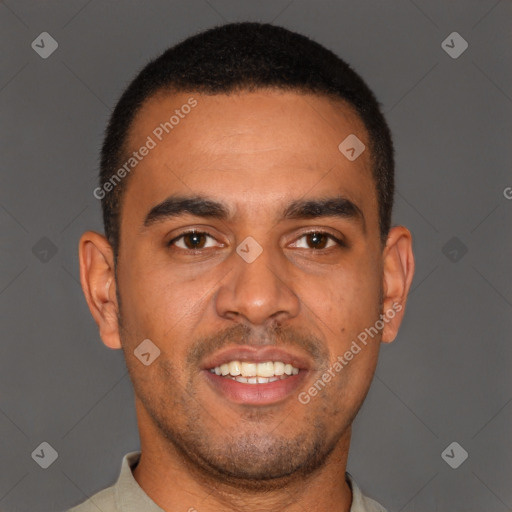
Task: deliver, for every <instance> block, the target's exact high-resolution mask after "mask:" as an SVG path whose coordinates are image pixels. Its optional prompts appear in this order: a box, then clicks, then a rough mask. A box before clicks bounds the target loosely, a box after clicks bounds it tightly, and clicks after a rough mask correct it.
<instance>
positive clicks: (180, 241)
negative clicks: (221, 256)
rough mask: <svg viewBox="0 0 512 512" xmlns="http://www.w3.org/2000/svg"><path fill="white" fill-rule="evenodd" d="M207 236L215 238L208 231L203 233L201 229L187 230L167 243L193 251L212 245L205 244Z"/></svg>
mask: <svg viewBox="0 0 512 512" xmlns="http://www.w3.org/2000/svg"><path fill="white" fill-rule="evenodd" d="M208 238H210V239H212V240H215V239H214V238H213V237H212V236H211V235H209V234H208V233H203V232H201V231H187V232H186V233H182V234H181V235H180V236H178V237H176V238H174V239H173V240H171V241H170V242H169V243H168V244H167V245H168V246H172V245H175V246H176V247H178V248H180V249H184V250H189V251H194V250H199V249H205V248H208V247H212V245H208V246H207V245H206V244H207V239H208Z"/></svg>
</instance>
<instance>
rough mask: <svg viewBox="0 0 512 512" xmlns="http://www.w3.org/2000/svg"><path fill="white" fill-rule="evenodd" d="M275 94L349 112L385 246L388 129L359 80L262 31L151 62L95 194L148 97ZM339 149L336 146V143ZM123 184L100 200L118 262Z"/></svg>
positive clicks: (287, 35)
mask: <svg viewBox="0 0 512 512" xmlns="http://www.w3.org/2000/svg"><path fill="white" fill-rule="evenodd" d="M269 88H275V89H279V90H285V91H297V92H303V93H313V94H318V95H323V96H328V97H330V98H335V99H338V100H343V101H344V102H346V103H348V104H349V105H351V106H352V108H353V109H355V111H356V112H357V114H358V115H359V116H360V118H361V120H362V121H363V123H364V125H365V128H366V130H367V132H368V136H369V140H370V147H369V149H370V154H371V157H372V172H373V177H374V181H375V185H376V190H377V198H378V209H379V228H380V235H381V240H382V242H383V243H384V242H385V240H386V238H387V235H388V231H389V229H390V225H391V211H392V207H393V195H394V156H393V153H394V151H393V143H392V139H391V133H390V130H389V127H388V125H387V123H386V120H385V119H384V116H383V114H382V112H381V110H380V106H379V103H378V101H377V99H376V97H375V95H374V94H373V92H372V91H371V90H370V88H369V87H368V86H367V85H366V83H365V82H364V81H363V79H362V78H361V77H360V76H359V75H358V74H357V73H356V72H355V71H353V70H352V68H351V67H350V66H349V65H348V64H347V63H346V62H344V61H343V60H342V59H340V58H339V57H338V56H337V55H335V54H334V53H333V52H332V51H330V50H328V49H327V48H325V47H323V46H322V45H320V44H319V43H317V42H315V41H313V40H311V39H309V38H308V37H306V36H303V35H301V34H297V33H295V32H292V31H290V30H287V29H285V28H283V27H279V26H275V25H271V24H268V23H253V22H241V23H229V24H225V25H221V26H217V27H214V28H211V29H208V30H206V31H204V32H201V33H199V34H197V35H194V36H192V37H189V38H187V39H185V40H184V41H182V42H180V43H179V44H176V45H175V46H173V47H171V48H169V49H168V50H166V51H165V52H164V53H163V54H161V55H160V56H159V57H157V58H156V59H154V60H152V61H151V62H149V63H148V64H147V65H146V66H145V67H144V68H143V69H142V70H141V71H140V72H139V74H138V75H137V76H136V77H135V79H134V80H133V81H132V82H131V83H130V84H129V85H128V87H127V88H126V90H125V91H124V93H123V94H122V96H121V98H120V99H119V101H118V103H117V105H116V107H115V109H114V111H113V112H112V115H111V117H110V121H109V123H108V126H107V129H106V133H105V139H104V142H103V147H102V151H101V164H100V166H101V168H100V187H104V186H105V184H106V183H107V182H108V181H109V180H111V179H112V177H113V176H114V174H115V173H116V172H117V171H118V169H119V167H120V166H121V165H122V164H123V156H124V155H126V152H127V149H128V148H126V145H127V140H128V136H129V133H130V128H131V126H132V123H133V121H134V118H135V116H136V114H137V112H138V111H139V110H140V108H141V106H142V105H143V104H144V102H145V101H147V100H148V99H149V98H150V97H152V96H154V95H155V94H156V93H158V92H161V91H165V90H169V91H172V92H198V93H205V94H230V93H233V92H240V91H245V90H247V91H255V90H258V89H269ZM340 142H341V141H340ZM126 181H127V178H125V179H123V180H121V181H120V182H119V183H117V186H114V187H113V188H112V189H111V190H110V191H109V192H108V193H106V194H105V193H103V197H101V200H102V211H103V223H104V228H105V236H106V237H107V239H108V241H109V243H110V244H111V245H112V247H113V251H114V256H115V258H116V260H117V254H118V251H119V240H120V233H119V231H120V211H121V205H122V198H123V190H124V188H125V186H126Z"/></svg>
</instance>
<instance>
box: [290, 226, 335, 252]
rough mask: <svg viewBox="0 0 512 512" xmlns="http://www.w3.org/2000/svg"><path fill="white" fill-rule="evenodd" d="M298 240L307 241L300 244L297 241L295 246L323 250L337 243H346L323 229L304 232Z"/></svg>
mask: <svg viewBox="0 0 512 512" xmlns="http://www.w3.org/2000/svg"><path fill="white" fill-rule="evenodd" d="M298 240H305V241H306V243H305V244H302V245H299V242H298V241H297V242H295V245H294V246H295V247H299V248H301V249H313V250H322V249H329V248H330V247H333V246H335V245H336V244H338V245H340V246H343V245H344V244H343V242H342V241H341V240H338V239H337V238H336V237H334V236H333V235H331V234H330V233H325V232H323V231H311V232H310V233H304V234H303V235H302V236H301V237H300V238H299V239H298ZM329 242H331V243H330V245H328V244H329Z"/></svg>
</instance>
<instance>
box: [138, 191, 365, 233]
mask: <svg viewBox="0 0 512 512" xmlns="http://www.w3.org/2000/svg"><path fill="white" fill-rule="evenodd" d="M186 214H190V215H193V216H194V217H203V218H211V219H219V220H223V221H228V220H230V219H232V218H234V213H233V212H232V211H231V210H230V208H229V207H228V206H227V205H226V204H225V203H222V202H220V201H216V200H214V199H211V198H208V197H205V196H200V195H198V196H176V195H171V196H169V197H167V198H166V199H164V200H163V201H162V202H161V203H159V204H157V205H156V206H154V207H153V208H151V210H150V211H149V212H148V214H147V215H146V217H145V219H144V227H145V228H149V227H150V226H152V225H153V224H156V223H158V222H163V221H165V220H170V219H173V218H176V217H180V216H183V215H186ZM317 217H333V218H340V219H346V220H350V221H355V222H359V223H360V224H361V227H362V229H363V231H364V232H365V231H366V222H365V217H364V214H363V212H362V210H361V209H360V208H359V207H358V206H357V205H356V204H355V203H354V202H352V201H351V200H350V199H347V198H346V197H343V196H334V197H326V198H319V199H307V200H304V199H298V200H295V201H292V202H291V203H290V204H289V205H287V206H286V208H285V209H284V211H283V212H282V215H281V218H282V220H300V219H315V218H317Z"/></svg>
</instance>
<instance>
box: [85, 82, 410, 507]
mask: <svg viewBox="0 0 512 512" xmlns="http://www.w3.org/2000/svg"><path fill="white" fill-rule="evenodd" d="M191 97H193V98H195V99H196V100H197V106H196V107H195V108H194V109H192V111H191V112H190V113H189V114H187V115H186V116H185V117H184V119H181V120H180V123H179V124H178V125H177V126H175V127H174V129H173V130H172V132H171V133H169V134H168V135H165V136H164V138H163V140H162V141H161V142H158V144H157V147H155V148H154V149H152V150H151V151H150V152H149V154H148V155H147V156H146V157H145V158H144V159H143V160H142V161H141V162H140V163H139V164H138V165H137V167H136V169H135V170H134V171H133V172H132V173H131V174H130V175H129V177H127V178H126V179H127V180H128V181H127V182H126V190H125V192H124V200H123V204H122V212H121V235H120V252H119V258H118V267H117V281H116V278H115V271H114V258H113V251H112V247H111V246H110V245H109V243H108V242H107V240H106V239H105V237H103V236H102V235H100V234H98V233H96V232H92V231H88V232H86V233H84V234H83V235H82V237H81V240H80V244H79V253H80V278H81V283H82V287H83V290H84V294H85V297H86V300H87V303H88V305H89V308H90V310H91V313H92V315H93V317H94V319H95V321H96V323H97V324H98V327H99V332H100V335H101V338H102V340H103V343H104V344H105V345H106V346H107V347H110V348H111V349H120V348H121V349H122V350H123V351H124V354H125V358H126V364H127V367H128V370H129V372H130V377H131V379H132V382H133V385H134V390H135V404H136V413H137V419H138V426H139V432H140V440H141V451H142V456H141V460H140V462H139V464H138V466H137V467H136V469H135V470H134V477H135V479H136V480H137V482H138V483H139V484H140V486H141V487H142V489H144V491H145V492H146V493H147V494H148V495H149V496H150V497H151V498H152V499H153V501H155V502H156V503H157V504H158V505H159V506H160V507H161V508H162V509H163V510H166V511H168V512H170V511H176V510H183V511H186V510H189V509H196V510H198V511H200V512H213V511H215V512H217V511H219V510H222V511H237V512H244V511H251V512H254V511H274V512H275V511H286V512H303V511H304V510H331V511H335V510H336V511H338V510H339V511H340V512H347V511H349V509H350V505H351V500H352V496H351V491H350V487H349V486H348V484H347V483H346V481H345V470H346V463H347V456H348V449H349V443H350V434H351V423H352V421H353V419H354V417H355V415H356V414H357V412H358V410H359V408H360V406H361V405H362V402H363V400H364V398H365V396H366V394H367V392H368V389H369V386H370V383H371V380H372V377H373V374H374V371H375V367H376V364H377V359H378V353H379V346H380V343H381V342H384V343H389V342H391V341H393V340H394V338H395V336H396V334H397V331H398V328H399V326H400V323H401V321H402V317H403V313H404V310H405V303H406V298H407V294H408V291H409V288H410V285H411V281H412V278H413V273H414V259H413V253H412V242H411V234H410V232H409V231H408V230H407V229H406V228H404V227H401V226H397V227H393V228H392V229H391V230H390V232H389V236H388V237H387V241H386V243H385V245H383V244H382V243H381V240H380V233H379V222H378V221H379V218H378V209H377V195H376V187H375V183H374V181H373V178H372V175H371V163H370V157H371V155H370V151H369V149H368V148H369V141H368V135H367V133H366V130H365V128H364V125H363V124H362V122H361V120H360V119H359V118H358V116H357V115H356V114H355V113H354V111H353V110H352V108H351V107H349V106H347V105H346V104H344V103H343V102H341V101H334V100H330V99H327V98H326V97H323V96H318V95H313V94H302V93H295V92H283V91H277V90H271V89H269V90H259V91H256V92H240V93H237V94H231V95H225V94H221V95H204V94H198V93H192V92H191V93H179V94H177V93H175V94H170V93H163V92H162V93H159V94H157V95H155V96H153V97H152V98H150V99H149V100H148V101H147V102H146V103H145V104H144V107H143V108H142V110H141V111H140V112H139V113H138V115H137V117H136V119H135V121H134V124H133V126H132V129H131V132H130V140H129V149H130V151H133V150H136V149H138V148H139V147H140V146H141V145H142V144H144V143H145V141H146V139H147V137H148V135H151V133H152V132H153V130H154V129H155V127H156V126H158V125H159V124H160V123H161V122H163V121H165V120H167V119H168V118H169V116H170V115H172V113H173V111H174V110H175V109H177V108H178V109H179V108H180V107H181V106H182V105H183V104H185V103H186V102H187V100H188V99H189V98H191ZM349 134H355V135H356V136H357V137H358V138H359V139H360V140H362V141H363V143H364V144H365V145H366V148H367V149H366V150H365V151H364V152H363V153H362V154H361V155H360V156H359V158H357V159H356V160H355V161H353V162H350V161H349V160H348V159H347V158H346V157H345V156H344V155H343V154H342V153H341V152H340V151H339V149H338V145H339V144H340V142H341V141H342V140H344V139H345V138H346V137H347V136H348V135H349ZM171 194H180V195H187V196H193V195H203V196H208V197H209V198H211V199H213V200H215V201H220V202H223V203H224V204H225V205H227V207H228V208H229V210H230V211H231V213H232V214H233V215H232V217H230V218H228V219H223V220H221V219H215V218H207V217H196V216H192V215H190V214H184V215H181V216H179V217H175V218H168V219H162V220H160V221H158V222H156V223H154V224H152V225H150V226H147V227H145V226H144V219H145V217H146V215H147V214H148V212H149V211H150V210H151V209H152V208H153V207H154V206H155V205H157V204H159V203H160V202H162V201H163V200H164V199H166V198H167V197H168V196H170V195H171ZM332 196H343V197H345V198H348V199H349V200H350V201H352V202H353V203H355V205H356V206H357V207H358V208H359V209H360V211H361V212H362V214H363V215H364V221H363V220H361V219H359V218H349V217H348V218H338V217H319V218H311V219H283V218H282V212H283V210H284V208H285V207H286V206H287V205H288V204H289V203H290V202H292V201H294V200H300V199H318V198H325V197H332ZM191 228H196V229H197V230H198V231H201V232H206V233H207V234H206V235H202V236H200V237H199V238H194V237H193V236H192V237H191V236H190V235H188V236H184V237H181V238H179V239H177V237H179V236H180V235H181V234H182V233H183V232H184V231H187V230H188V229H191ZM310 232H316V233H326V236H325V237H322V236H321V235H320V236H318V235H317V236H316V237H315V236H311V235H309V236H308V233H310ZM330 235H332V236H333V237H335V238H337V239H339V240H341V241H342V242H343V245H339V244H338V243H337V242H334V240H333V239H331V238H330V237H329V236H330ZM248 236H250V237H252V238H254V239H255V240H256V241H257V242H258V243H259V245H260V246H261V247H262V248H263V252H262V253H261V255H260V256H259V257H258V258H257V259H256V260H255V261H253V262H252V263H247V262H246V261H245V260H244V259H242V258H241V257H240V256H239V254H237V252H236V248H237V246H238V245H239V244H240V243H241V242H242V241H243V240H244V239H245V238H246V237H248ZM173 240H174V242H173V243H172V244H171V245H169V242H171V241H173ZM194 247H199V249H196V250H195V251H194V250H192V249H191V248H194ZM118 298H119V299H120V301H121V304H119V302H118ZM393 304H395V305H399V306H401V311H399V312H396V314H395V315H394V318H392V319H389V321H388V322H386V323H385V326H384V328H383V329H382V331H381V332H380V333H379V334H378V335H377V336H374V337H373V338H370V339H369V341H368V344H367V345H366V346H364V347H363V348H362V350H361V351H360V352H359V353H358V354H357V355H355V356H354V358H353V359H352V360H351V361H350V362H349V364H347V365H346V366H344V368H343V370H341V371H340V372H338V373H337V374H336V377H335V378H333V379H332V380H331V381H330V382H329V383H328V384H327V385H326V386H325V388H323V389H322V390H321V391H320V392H319V393H318V395H317V396H315V397H314V398H312V399H311V401H310V403H308V404H307V405H305V404H302V403H300V402H299V400H298V398H297V394H295V393H294V394H292V395H289V396H288V397H286V399H284V400H281V401H279V402H278V403H272V404H266V405H247V404H236V403H233V402H231V401H230V400H228V399H227V398H226V397H225V396H223V395H222V394H220V393H219V392H218V391H216V390H215V389H213V387H212V386H211V385H210V384H209V383H208V382H207V379H205V376H204V372H202V371H201V368H200V362H201V360H200V359H199V356H198V354H203V355H204V354H206V355H207V356H211V355H212V354H213V353H214V352H215V351H218V350H219V349H224V348H226V347H232V346H236V345H237V344H240V343H241V340H242V339H243V340H245V341H244V343H246V344H247V345H249V346H261V345H275V346H278V347H282V348H285V349H289V350H290V351H292V352H294V353H297V354H300V355H301V356H303V357H304V358H306V359H307V360H308V361H309V362H310V363H311V367H310V369H309V371H308V374H307V375H306V379H305V381H304V383H303V385H301V389H299V390H298V391H301V392H302V391H307V389H309V388H310V387H311V385H312V384H313V383H314V382H315V381H317V380H318V379H319V378H322V375H323V374H324V373H325V371H326V369H327V368H329V367H330V366H331V365H332V364H333V362H334V361H336V359H337V357H338V356H340V355H341V356H342V355H343V354H345V352H346V351H347V350H349V348H350V346H351V343H352V342H353V340H355V339H356V337H357V335H358V334H359V333H361V332H362V331H364V330H365V329H366V328H369V327H371V326H373V325H374V324H375V323H376V321H377V320H378V319H379V315H380V314H383V313H385V312H387V311H389V310H391V309H393ZM395 309H396V306H395ZM147 338H149V339H150V340H152V342H153V343H154V344H155V345H156V346H158V348H159V349H160V351H161V354H160V356H159V357H158V358H157V359H156V360H155V361H154V362H153V363H152V364H150V365H149V366H145V365H143V364H142V363H141V362H140V361H139V360H138V359H137V358H136V357H135V355H134V350H135V348H136V347H137V346H138V345H139V344H140V343H141V342H142V340H144V339H147ZM376 428H378V427H376Z"/></svg>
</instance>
